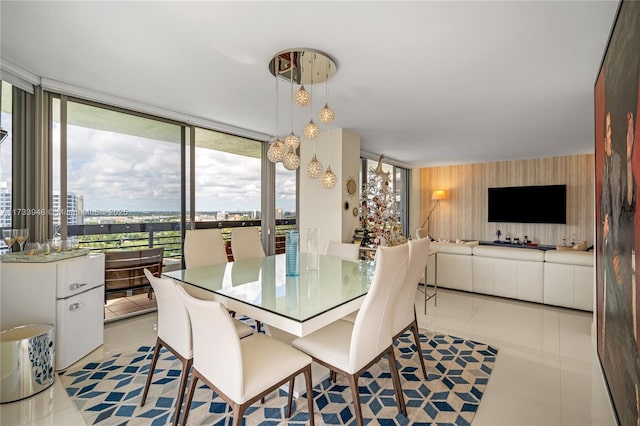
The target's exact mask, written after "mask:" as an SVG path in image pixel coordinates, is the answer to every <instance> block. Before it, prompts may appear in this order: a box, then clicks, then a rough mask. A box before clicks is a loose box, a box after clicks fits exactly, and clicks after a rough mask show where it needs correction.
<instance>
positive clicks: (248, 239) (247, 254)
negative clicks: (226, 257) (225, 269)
mask: <svg viewBox="0 0 640 426" xmlns="http://www.w3.org/2000/svg"><path fill="white" fill-rule="evenodd" d="M231 253H232V254H233V260H234V261H236V260H244V259H257V258H260V257H265V253H264V248H263V247H262V241H261V240H260V233H259V232H258V228H232V229H231Z"/></svg>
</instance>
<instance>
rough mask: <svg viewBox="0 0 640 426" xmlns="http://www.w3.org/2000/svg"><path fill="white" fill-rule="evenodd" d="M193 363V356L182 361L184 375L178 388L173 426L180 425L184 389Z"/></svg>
mask: <svg viewBox="0 0 640 426" xmlns="http://www.w3.org/2000/svg"><path fill="white" fill-rule="evenodd" d="M191 364H193V358H191V359H185V360H183V361H182V377H180V386H179V389H178V399H177V400H176V412H175V414H174V417H173V426H177V425H178V419H179V418H180V410H181V409H182V399H183V398H184V391H185V389H186V387H187V379H188V378H189V370H191Z"/></svg>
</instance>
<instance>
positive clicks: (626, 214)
mask: <svg viewBox="0 0 640 426" xmlns="http://www.w3.org/2000/svg"><path fill="white" fill-rule="evenodd" d="M594 102H595V103H594V114H595V116H594V118H595V167H596V172H595V176H596V212H595V213H596V214H595V217H596V242H597V244H596V329H597V346H598V357H599V359H600V363H601V365H602V369H603V371H604V375H605V379H606V382H607V385H608V388H609V392H610V394H611V398H612V401H613V405H614V409H615V412H616V416H617V418H618V422H619V423H620V424H624V425H631V424H633V425H636V424H639V421H640V286H638V283H639V282H640V274H639V272H638V270H637V268H636V265H638V264H640V206H638V195H639V194H638V184H639V183H640V146H638V145H639V144H640V125H638V116H640V2H637V1H623V2H621V3H620V6H619V8H618V14H617V17H616V20H615V23H614V25H613V28H612V30H611V35H610V37H609V42H608V45H607V49H606V51H605V54H604V58H603V60H602V64H601V67H600V71H599V73H598V77H597V79H596V84H595V88H594Z"/></svg>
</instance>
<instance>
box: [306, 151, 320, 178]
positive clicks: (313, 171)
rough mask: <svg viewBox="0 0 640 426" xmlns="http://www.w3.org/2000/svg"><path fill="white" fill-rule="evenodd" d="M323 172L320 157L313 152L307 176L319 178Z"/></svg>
mask: <svg viewBox="0 0 640 426" xmlns="http://www.w3.org/2000/svg"><path fill="white" fill-rule="evenodd" d="M321 174H322V163H321V162H319V161H318V158H317V157H316V155H315V154H313V158H312V159H311V161H310V162H309V164H307V176H309V177H310V178H311V179H318V178H319V177H320V175H321Z"/></svg>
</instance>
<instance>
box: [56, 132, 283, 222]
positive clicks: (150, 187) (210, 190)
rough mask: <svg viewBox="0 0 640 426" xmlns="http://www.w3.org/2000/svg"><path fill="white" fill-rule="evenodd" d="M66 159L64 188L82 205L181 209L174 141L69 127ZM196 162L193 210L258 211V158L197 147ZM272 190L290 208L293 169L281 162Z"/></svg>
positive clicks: (177, 149) (115, 207)
mask: <svg viewBox="0 0 640 426" xmlns="http://www.w3.org/2000/svg"><path fill="white" fill-rule="evenodd" d="M54 134H57V132H56V131H54ZM54 142H56V141H54ZM58 143H59V142H58ZM67 161H68V172H67V182H68V183H67V186H68V191H69V192H74V193H76V194H78V195H83V197H84V208H85V209H126V210H129V211H139V210H160V211H179V210H180V185H181V181H180V174H181V171H180V145H178V144H175V143H171V142H164V141H159V140H152V139H147V138H143V137H137V136H131V135H123V134H119V133H114V132H108V131H102V130H96V129H88V128H84V127H77V126H69V129H68V147H67ZM195 164H196V173H195V176H196V177H195V190H196V210H197V211H212V210H216V211H218V210H226V211H235V210H260V208H261V202H260V199H261V194H262V189H261V182H260V179H261V170H260V166H261V161H260V160H259V159H256V158H251V157H244V156H240V155H236V154H230V153H226V152H221V151H214V150H211V149H205V148H196V157H195ZM54 179H59V175H56V176H54ZM276 194H277V197H276V206H277V207H280V208H283V209H285V210H294V209H295V172H290V171H287V170H285V169H284V168H283V167H282V165H278V167H276Z"/></svg>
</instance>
